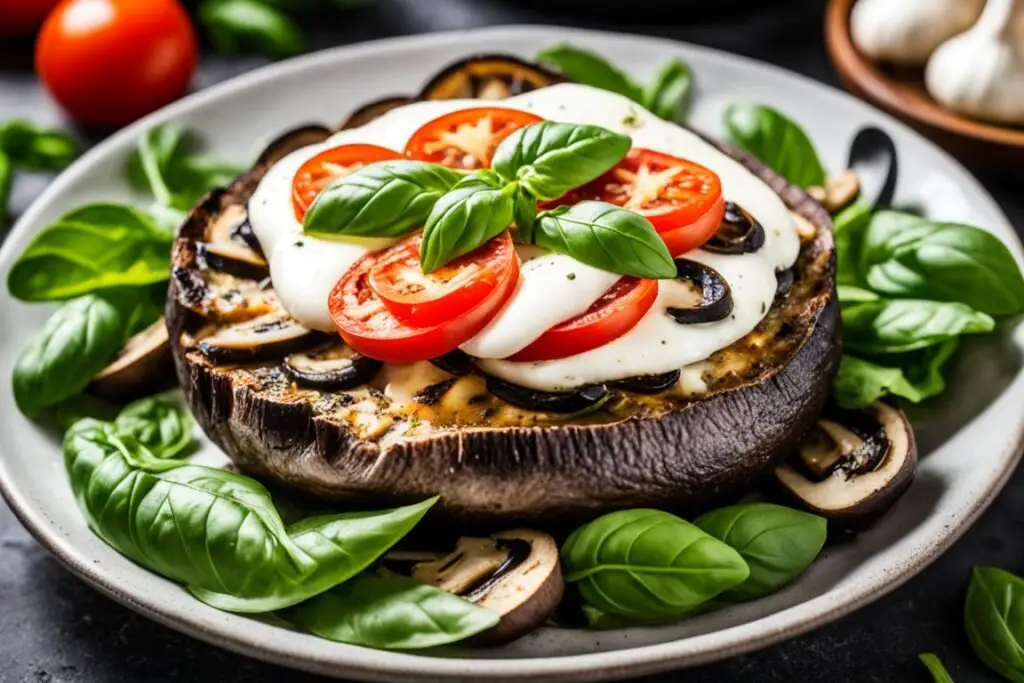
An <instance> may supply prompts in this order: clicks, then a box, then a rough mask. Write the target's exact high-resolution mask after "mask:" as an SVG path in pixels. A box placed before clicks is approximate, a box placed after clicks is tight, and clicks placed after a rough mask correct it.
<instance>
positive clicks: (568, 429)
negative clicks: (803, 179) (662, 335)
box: [167, 145, 840, 528]
mask: <svg viewBox="0 0 1024 683" xmlns="http://www.w3.org/2000/svg"><path fill="white" fill-rule="evenodd" d="M720 148H721V149H722V151H723V152H724V153H726V154H729V155H730V156H732V157H734V158H736V159H737V160H738V161H740V163H742V164H743V165H744V166H746V167H747V168H748V169H749V170H751V171H752V172H753V173H754V174H755V175H757V176H759V177H760V178H761V179H762V180H764V181H765V182H766V183H768V185H770V186H771V187H772V188H773V189H774V191H775V192H776V193H777V194H779V195H780V197H781V198H782V199H783V201H784V202H785V204H786V205H787V206H788V207H789V208H790V210H791V211H792V212H793V213H794V216H796V217H798V218H799V219H800V222H801V226H802V233H801V234H802V235H803V239H802V245H801V251H800V256H799V259H798V261H797V263H796V265H795V267H794V276H795V277H794V282H793V285H792V289H791V290H790V292H789V294H788V295H787V296H785V297H782V298H780V299H779V300H778V301H777V302H776V304H775V305H774V306H773V307H772V308H771V309H770V310H769V312H768V314H767V315H766V317H765V318H764V320H762V321H761V323H760V324H759V325H758V327H757V328H756V329H755V330H753V331H752V332H751V333H750V334H748V335H747V336H746V337H744V338H743V339H741V340H739V341H737V342H735V343H734V344H732V345H730V346H729V347H726V348H725V349H722V350H721V351H719V352H716V353H715V354H714V355H713V356H712V357H711V358H709V359H708V360H707V361H705V362H704V363H703V364H702V367H703V368H704V370H703V371H702V373H700V380H699V381H698V382H697V383H698V384H700V385H701V387H700V388H701V390H700V391H697V392H693V391H690V390H689V389H685V390H684V389H683V388H681V387H689V386H692V385H693V381H692V380H685V381H684V380H681V381H680V382H678V383H675V384H673V385H671V386H670V387H669V388H667V389H666V390H665V391H662V392H660V393H637V392H635V391H632V392H631V391H624V390H621V389H617V388H615V386H614V385H613V384H609V386H608V399H607V400H606V401H605V402H604V403H603V404H602V405H601V406H600V407H599V408H598V409H597V410H594V411H592V412H589V413H587V414H586V415H584V416H579V415H569V416H566V415H558V414H555V413H548V412H536V411H531V410H527V409H524V408H521V407H516V406H514V405H512V404H510V403H508V402H507V401H504V400H502V399H501V398H499V397H497V396H495V395H494V394H493V393H490V392H488V391H487V390H486V381H485V379H484V378H482V377H481V376H479V374H478V373H472V374H467V375H464V376H461V377H458V380H457V382H455V383H454V384H453V385H452V386H450V387H448V388H447V390H446V391H445V392H444V394H443V395H441V396H439V397H438V400H437V402H436V404H435V405H423V404H420V403H417V402H415V401H412V400H411V399H410V400H408V401H406V402H400V401H399V400H398V399H397V398H395V397H394V396H393V395H392V394H391V393H390V390H391V389H392V388H393V387H392V385H391V379H390V378H391V377H393V376H394V375H395V374H396V373H402V372H406V371H409V372H411V371H412V370H409V368H408V367H407V366H390V365H385V366H384V368H382V369H381V371H380V373H379V374H378V376H377V377H376V378H375V379H374V380H373V383H372V386H370V387H360V388H357V389H354V390H351V391H332V392H325V391H319V390H314V389H309V388H304V387H300V386H297V385H296V384H295V383H294V382H292V381H291V380H290V378H288V377H287V375H285V374H284V373H283V372H282V371H281V369H280V364H281V361H282V360H283V355H282V356H281V357H278V358H276V359H270V358H267V359H265V361H263V362H262V363H254V364H251V365H245V366H239V365H225V364H223V363H220V362H218V361H217V360H216V359H214V358H211V357H210V356H209V355H207V354H204V353H202V351H201V350H200V349H199V348H198V344H197V342H196V341H195V335H196V334H197V332H198V331H199V330H200V329H203V328H204V326H207V325H210V324H227V323H226V322H219V321H236V322H237V321H238V320H240V319H249V318H252V317H255V316H256V315H257V314H258V313H267V312H269V311H271V310H274V307H275V305H276V306H277V307H279V306H280V304H279V302H276V297H275V296H274V295H273V292H272V290H269V289H267V288H266V287H265V286H263V287H261V285H260V283H259V282H257V281H255V280H248V281H242V280H240V279H238V278H234V277H232V276H229V275H225V274H222V273H215V272H212V271H210V270H208V269H206V270H204V269H203V267H202V266H203V264H202V263H200V259H198V258H197V250H196V245H197V243H198V242H202V241H205V240H207V239H208V234H209V231H210V229H211V228H212V226H213V225H214V224H215V223H216V222H217V221H218V220H219V219H220V217H221V216H222V215H223V214H224V213H225V212H227V211H233V210H237V209H236V207H244V206H245V205H246V203H247V201H248V199H249V197H250V196H251V194H252V192H253V190H254V189H255V188H256V186H257V184H258V183H259V181H260V179H261V178H262V177H263V175H264V173H265V172H266V170H267V168H268V166H267V165H266V164H257V165H256V166H255V167H254V168H253V169H252V170H251V171H249V172H248V173H246V174H245V175H243V176H241V177H240V178H238V179H237V180H236V181H235V182H234V183H233V184H232V185H231V186H230V187H228V188H226V189H225V190H223V191H218V192H214V193H212V194H211V195H209V196H208V197H206V198H205V199H204V200H203V201H201V202H200V203H199V204H198V205H197V206H196V207H195V209H194V210H193V211H192V213H191V214H190V216H189V217H188V219H187V220H186V221H185V223H184V224H183V225H182V227H181V229H180V232H179V235H178V238H177V240H176V242H175V245H174V254H173V266H172V267H173V277H172V278H171V287H170V291H169V295H168V297H169V298H168V307H167V311H168V321H169V326H170V333H171V341H172V350H173V352H174V359H175V365H176V369H177V373H178V377H179V380H180V384H181V386H182V387H183V389H184V392H185V396H186V398H187V401H188V403H189V406H190V407H191V409H192V411H193V413H194V415H195V416H196V419H197V421H198V422H199V424H200V425H201V426H202V428H203V429H204V430H205V432H206V433H207V435H208V436H209V437H210V438H211V439H212V440H213V441H214V442H215V443H216V444H218V445H219V446H220V447H221V448H222V449H223V450H224V451H225V452H226V453H227V454H228V455H229V457H230V458H231V459H232V460H233V461H234V462H235V463H236V464H237V465H238V466H239V467H240V468H241V469H242V470H244V471H247V472H249V473H251V474H254V475H256V476H261V477H267V478H269V479H272V480H274V481H276V482H278V483H281V484H283V485H285V486H288V487H291V488H293V489H297V490H300V491H303V492H306V493H308V494H312V495H314V496H317V497H321V498H325V499H330V500H342V501H362V502H370V503H373V504H378V505H379V504H392V503H401V502H408V501H414V500H422V499H423V498H425V497H428V496H433V495H437V494H440V495H441V500H440V502H439V503H438V505H437V506H436V507H435V510H436V511H437V512H438V513H439V514H444V515H448V516H449V517H456V518H462V519H470V520H472V521H474V522H476V523H481V524H483V523H502V524H508V523H509V522H525V521H532V522H534V523H535V525H536V526H538V527H540V528H545V525H550V524H551V523H552V522H553V521H554V520H558V522H559V523H562V524H564V523H567V522H570V521H573V520H580V519H587V518H591V517H593V516H596V515H597V514H600V513H603V512H607V511H609V510H612V509H618V508H627V507H658V508H663V509H664V508H669V509H675V508H679V507H681V506H685V507H688V506H691V505H701V504H705V503H708V502H710V501H713V500H716V499H720V498H722V497H724V496H726V495H728V494H730V493H732V492H735V491H737V490H740V489H742V488H743V487H747V486H749V485H750V484H751V483H752V482H754V481H755V480H757V479H759V478H761V477H763V476H764V475H765V474H768V473H770V472H771V471H772V470H773V469H774V467H775V466H776V465H777V464H778V463H779V462H780V461H781V460H782V459H783V458H785V457H786V455H787V454H789V453H790V452H791V451H792V448H793V446H794V445H795V443H796V442H797V441H798V439H799V437H800V436H801V435H802V434H803V433H804V432H805V431H807V429H809V428H810V427H811V426H812V425H813V424H814V422H815V420H816V419H817V417H818V415H819V414H820V412H821V409H822V406H823V405H824V403H825V399H826V395H827V393H828V388H829V386H830V383H831V379H832V377H833V375H834V374H835V371H836V369H837V367H838V359H839V355H840V324H839V316H838V305H837V302H836V297H835V283H834V265H835V259H834V254H833V248H834V243H833V239H832V232H831V224H830V221H829V216H828V214H827V213H826V212H825V211H824V209H822V207H821V206H820V205H819V204H818V203H817V202H815V201H814V200H813V199H811V198H810V197H809V196H808V195H807V194H806V193H805V192H804V191H803V190H802V189H800V188H798V187H796V186H794V185H791V184H790V183H788V182H787V181H786V180H785V179H784V178H782V177H781V176H779V175H778V174H776V173H775V172H773V171H772V170H770V169H769V168H768V167H766V166H765V165H764V164H762V163H760V162H759V161H757V160H755V159H753V158H752V157H750V156H748V155H746V154H744V153H742V152H740V151H738V150H735V149H732V148H730V147H727V146H722V145H720ZM225 294H226V295H227V296H228V298H229V301H227V303H225V301H224V299H223V296H222V295H225ZM419 366H422V367H423V368H426V371H425V374H431V373H432V376H430V377H429V378H428V381H425V382H424V383H423V384H422V385H420V386H419V387H418V388H423V387H424V386H427V385H429V384H435V383H437V382H439V381H440V380H443V379H446V378H448V377H451V375H449V374H447V373H445V372H444V371H443V370H440V369H437V368H436V367H434V366H432V365H430V364H429V363H426V362H425V363H422V364H417V366H416V367H417V368H418V367H419ZM416 371H417V372H419V369H417V370H416ZM691 374H692V372H691ZM423 411H426V412H423ZM368 424H370V425H371V426H367V425H368Z"/></svg>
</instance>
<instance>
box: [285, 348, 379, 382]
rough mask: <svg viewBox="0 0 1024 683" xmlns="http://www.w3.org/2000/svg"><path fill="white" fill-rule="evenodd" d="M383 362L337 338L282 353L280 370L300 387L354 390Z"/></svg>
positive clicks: (374, 372)
mask: <svg viewBox="0 0 1024 683" xmlns="http://www.w3.org/2000/svg"><path fill="white" fill-rule="evenodd" d="M382 366H383V363H381V362H380V361H379V360H376V359H373V358H369V357H367V356H364V355H363V354H361V353H359V352H358V351H356V350H355V349H353V348H352V347H350V346H348V345H347V344H344V343H342V342H340V341H338V342H329V343H328V344H325V345H323V346H320V347H317V348H315V349H311V350H309V351H300V352H297V353H292V354H289V355H287V356H285V358H284V361H283V362H282V363H281V369H282V370H283V371H284V373H285V374H286V375H288V376H289V377H290V378H291V379H292V381H294V382H295V383H296V384H298V385H299V386H303V387H308V388H310V389H319V390H321V391H340V390H344V389H354V388H356V387H358V386H362V385H363V384H367V383H368V382H369V381H370V380H372V379H373V378H374V377H375V376H376V375H377V372H378V371H379V370H380V369H381V367H382Z"/></svg>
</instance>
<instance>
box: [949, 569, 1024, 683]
mask: <svg viewBox="0 0 1024 683" xmlns="http://www.w3.org/2000/svg"><path fill="white" fill-rule="evenodd" d="M964 626H965V628H966V630H967V639H968V640H969V641H970V642H971V647H973V648H974V652H975V653H976V654H977V655H978V657H979V658H980V659H981V661H982V662H984V663H985V665H986V666H987V667H989V668H990V669H992V670H993V671H995V672H996V673H998V674H999V675H1000V676H1002V677H1003V678H1006V679H1007V680H1010V681H1016V682H1017V683H1022V682H1024V579H1021V578H1020V577H1019V576H1014V575H1013V574H1011V573H1010V572H1007V571H1003V570H1002V569H997V568H996V567H975V568H974V569H973V571H972V572H971V583H970V585H969V586H968V587H967V600H966V602H965V603H964Z"/></svg>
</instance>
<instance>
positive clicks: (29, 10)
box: [0, 0, 57, 38]
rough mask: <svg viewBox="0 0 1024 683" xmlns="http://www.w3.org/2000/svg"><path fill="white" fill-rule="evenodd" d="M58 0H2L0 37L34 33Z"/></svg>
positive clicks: (0, 5)
mask: <svg viewBox="0 0 1024 683" xmlns="http://www.w3.org/2000/svg"><path fill="white" fill-rule="evenodd" d="M56 4H57V0H0V36H3V37H5V38H14V37H15V36H22V35H25V34H27V33H29V32H31V31H32V29H34V28H35V27H36V26H39V24H41V23H43V17H45V16H46V13H47V12H49V11H50V10H51V9H53V6H54V5H56Z"/></svg>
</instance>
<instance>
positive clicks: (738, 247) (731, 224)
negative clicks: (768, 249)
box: [701, 202, 764, 254]
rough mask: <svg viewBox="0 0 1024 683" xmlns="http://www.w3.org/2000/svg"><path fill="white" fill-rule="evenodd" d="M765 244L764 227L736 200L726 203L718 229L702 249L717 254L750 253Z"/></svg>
mask: <svg viewBox="0 0 1024 683" xmlns="http://www.w3.org/2000/svg"><path fill="white" fill-rule="evenodd" d="M763 246H764V228H763V227H762V226H761V224H760V223H758V222H757V220H756V219H755V218H754V217H753V216H751V215H750V214H749V213H747V211H746V210H744V209H743V207H741V206H740V205H739V204H737V203H736V202H726V203H725V214H724V215H723V216H722V222H721V224H720V225H719V226H718V231H717V232H716V233H715V234H714V235H712V236H711V239H709V240H708V241H707V242H705V243H704V246H702V247H701V249H705V250H707V251H711V252H714V253H716V254H750V253H753V252H755V251H757V250H759V249H760V248H761V247H763Z"/></svg>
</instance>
